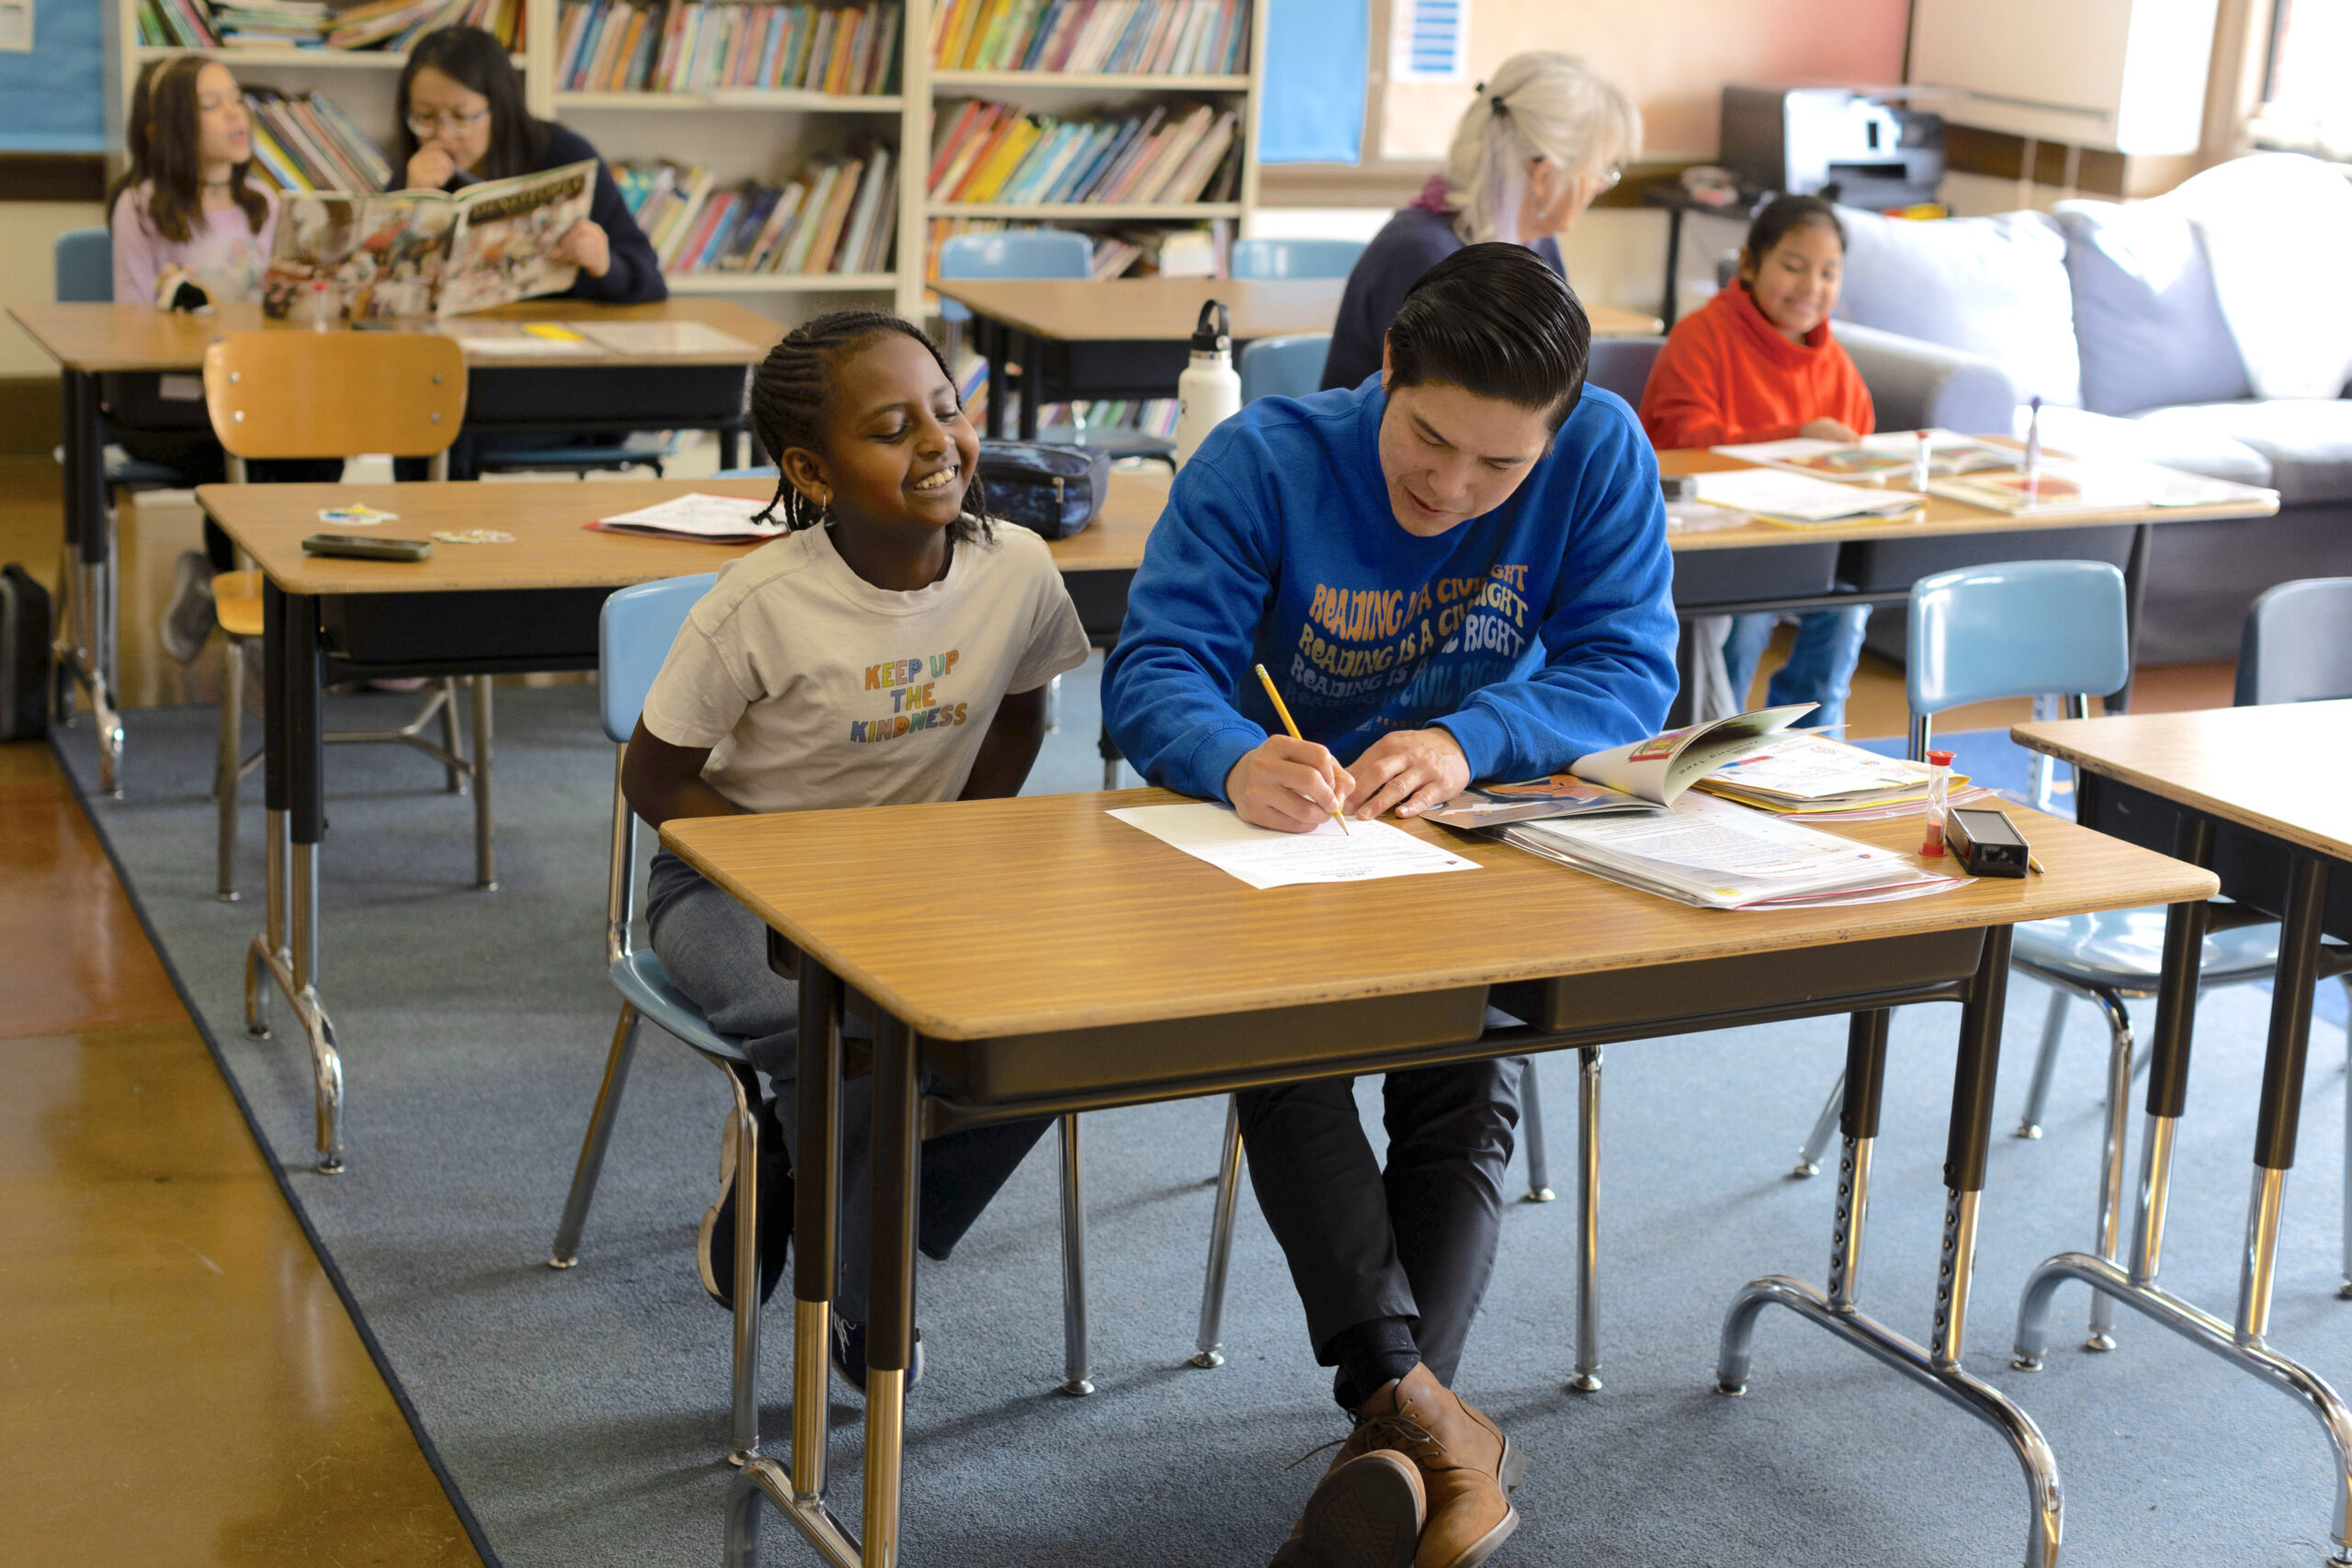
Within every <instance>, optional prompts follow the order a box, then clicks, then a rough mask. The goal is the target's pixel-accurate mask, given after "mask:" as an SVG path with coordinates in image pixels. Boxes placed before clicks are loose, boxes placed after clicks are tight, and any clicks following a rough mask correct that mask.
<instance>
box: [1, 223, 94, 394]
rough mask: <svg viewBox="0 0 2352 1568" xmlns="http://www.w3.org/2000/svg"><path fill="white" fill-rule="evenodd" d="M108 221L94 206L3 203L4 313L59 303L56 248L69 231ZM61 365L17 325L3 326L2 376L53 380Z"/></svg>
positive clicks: (2, 278) (12, 323)
mask: <svg viewBox="0 0 2352 1568" xmlns="http://www.w3.org/2000/svg"><path fill="white" fill-rule="evenodd" d="M105 221H106V209H104V208H102V207H99V206H98V205H97V204H96V203H95V202H79V201H8V202H0V311H5V310H6V308H7V307H8V306H10V305H46V304H48V303H49V302H50V301H51V300H52V299H56V298H57V285H56V273H55V271H54V265H53V262H52V260H51V246H52V245H53V244H54V243H55V242H56V239H57V236H58V235H60V234H62V233H63V232H64V231H66V230H68V229H94V228H96V227H97V226H99V225H100V224H103V223H104V222H105ZM56 373H57V362H56V361H55V360H52V359H51V358H50V356H49V355H46V354H43V353H42V352H41V351H40V348H38V347H37V346H35V345H34V343H33V340H32V339H30V338H28V337H27V336H26V335H25V334H24V331H23V329H21V328H19V327H18V326H17V323H16V322H14V321H9V322H8V323H7V324H6V326H0V376H53V375H55V374H56Z"/></svg>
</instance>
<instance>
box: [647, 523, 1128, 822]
mask: <svg viewBox="0 0 2352 1568" xmlns="http://www.w3.org/2000/svg"><path fill="white" fill-rule="evenodd" d="M995 535H996V536H995V538H994V540H993V541H991V542H989V543H987V544H982V543H978V542H977V541H972V540H966V541H963V542H960V543H958V544H957V545H956V547H955V556H954V558H952V559H951V560H950V562H949V564H948V568H947V575H946V576H944V577H943V578H942V579H940V580H939V581H937V582H934V583H932V584H931V585H930V586H929V587H927V588H919V589H917V590H915V591H914V592H911V593H899V592H890V591H888V590H886V589H880V588H876V587H875V586H874V585H873V584H872V583H870V582H867V581H865V579H863V578H861V577H859V576H858V575H857V574H856V573H855V572H854V571H852V570H850V569H849V565H848V563H847V562H845V561H843V560H842V558H841V555H840V553H839V552H837V551H836V550H835V549H834V548H833V541H832V536H831V533H830V531H828V530H827V529H825V528H821V527H820V528H804V529H802V530H801V531H799V532H798V533H795V534H787V535H786V536H783V537H781V538H778V539H773V540H770V541H769V542H768V543H767V544H765V545H763V546H761V547H759V548H758V549H756V550H754V551H752V553H751V554H750V555H748V556H745V557H744V558H742V559H741V560H738V561H733V562H730V563H729V565H728V566H727V567H725V568H724V569H723V570H720V572H719V574H718V584H717V585H716V586H715V587H713V588H712V589H711V591H710V592H708V593H707V594H705V595H704V596H703V598H702V600H701V602H700V603H699V604H695V607H694V609H693V610H692V611H691V612H690V613H689V614H688V615H687V616H686V624H685V625H684V626H683V627H681V628H680V629H679V632H678V640H677V641H676V642H674V643H673V644H672V645H671V647H670V657H669V659H668V660H666V661H665V662H664V663H663V664H662V672H661V674H659V675H657V676H656V677H654V681H653V687H652V690H651V691H650V692H649V693H647V694H646V698H645V728H647V729H648V730H650V731H651V732H652V733H653V734H655V735H657V736H659V737H661V738H662V739H664V740H666V741H668V742H669V743H670V744H672V745H673V746H684V747H690V748H700V747H705V746H707V747H709V748H711V753H710V761H708V762H707V763H706V764H704V767H703V771H702V776H703V778H704V780H705V781H706V782H707V783H708V784H710V786H711V787H712V788H713V789H716V790H717V791H718V793H719V794H721V795H725V796H726V797H727V798H728V799H729V800H731V801H733V802H734V803H735V804H736V805H738V806H740V807H742V808H743V809H744V810H746V811H809V810H816V809H820V808H822V807H850V806H895V805H904V804H907V803H909V802H913V801H927V800H953V799H955V798H956V796H957V795H961V794H962V793H963V790H964V784H965V781H966V780H967V779H968V778H969V777H970V776H971V773H972V762H973V760H974V759H975V758H976V757H977V756H978V754H979V749H980V739H981V737H982V736H984V735H986V734H987V733H988V728H989V721H990V720H991V719H993V718H994V717H995V716H996V710H997V705H998V704H999V703H1001V702H1002V701H1003V700H1004V697H1005V695H1006V694H1007V693H1012V692H1027V691H1034V690H1035V689H1036V688H1037V687H1039V686H1042V685H1044V684H1045V683H1046V682H1047V681H1049V680H1051V679H1052V678H1053V677H1054V676H1056V675H1057V674H1059V673H1061V672H1062V671H1065V670H1069V669H1072V668H1074V667H1075V666H1077V665H1080V664H1082V663H1084V662H1085V660H1086V652H1087V641H1086V632H1085V628H1084V627H1082V626H1080V624H1079V619H1078V610H1077V607H1076V606H1074V605H1073V604H1071V603H1070V600H1069V590H1068V589H1067V588H1065V587H1063V586H1062V580H1061V573H1060V572H1059V571H1057V570H1055V567H1054V560H1053V557H1052V555H1051V554H1050V553H1048V552H1047V550H1046V541H1045V540H1044V539H1042V538H1040V537H1039V536H1037V535H1035V534H1033V533H1031V532H1030V531H1029V530H1028V529H1026V528H1023V527H1021V526H1019V525H1014V524H1007V523H1000V524H998V525H996V528H995Z"/></svg>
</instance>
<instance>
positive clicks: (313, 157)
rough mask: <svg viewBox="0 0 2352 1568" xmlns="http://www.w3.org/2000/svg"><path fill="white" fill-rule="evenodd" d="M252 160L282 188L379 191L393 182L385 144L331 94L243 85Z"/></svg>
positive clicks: (267, 176) (271, 181)
mask: <svg viewBox="0 0 2352 1568" xmlns="http://www.w3.org/2000/svg"><path fill="white" fill-rule="evenodd" d="M245 108H246V110H247V112H248V114H249V115H250V117H251V119H252V122H253V139H254V166H255V167H257V168H258V169H260V171H261V173H262V175H263V176H264V177H265V178H266V179H267V180H268V181H269V183H270V184H272V185H274V186H277V188H278V189H280V190H283V191H311V190H348V191H379V190H382V189H383V188H384V187H385V186H389V185H390V184H391V180H392V166H391V164H390V163H389V162H387V161H386V160H385V157H384V153H383V150H382V149H381V148H379V147H378V146H377V145H376V143H375V142H374V141H370V140H369V139H368V134H367V133H366V132H365V131H363V130H360V129H359V128H358V127H357V126H356V125H354V124H353V123H352V122H351V118H350V117H349V116H348V115H345V113H344V112H343V111H342V110H341V109H339V108H337V107H335V106H334V100H332V99H329V98H322V97H321V96H319V95H318V94H316V93H290V94H289V93H280V92H277V91H276V90H275V89H273V88H269V87H248V88H247V89H245Z"/></svg>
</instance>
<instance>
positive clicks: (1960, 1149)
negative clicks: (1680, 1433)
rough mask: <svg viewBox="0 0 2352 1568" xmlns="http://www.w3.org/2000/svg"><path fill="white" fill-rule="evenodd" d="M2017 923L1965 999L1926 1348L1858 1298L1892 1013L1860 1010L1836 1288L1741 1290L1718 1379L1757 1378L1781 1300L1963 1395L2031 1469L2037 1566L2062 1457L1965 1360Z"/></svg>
mask: <svg viewBox="0 0 2352 1568" xmlns="http://www.w3.org/2000/svg"><path fill="white" fill-rule="evenodd" d="M2009 946H2010V932H2009V928H2007V926H1996V927H1995V928H1993V929H1991V930H1989V931H1986V932H1985V949H1984V953H1983V954H1982V955H1981V957H1980V958H1979V959H1978V962H1977V969H1976V976H1975V978H1974V979H1973V981H1972V982H1971V983H1970V987H1969V994H1968V999H1967V1001H1966V1003H1965V1004H1964V1005H1963V1006H1962V1010H1961V1025H1960V1054H1959V1061H1958V1063H1957V1066H1956V1067H1955V1069H1954V1072H1953V1077H1952V1100H1951V1133H1950V1136H1949V1141H1948V1143H1947V1145H1946V1147H1945V1158H1944V1187H1945V1191H1946V1197H1945V1205H1944V1235H1943V1259H1942V1263H1941V1266H1940V1268H1939V1270H1938V1274H1937V1280H1936V1303H1935V1317H1934V1323H1933V1327H1932V1330H1931V1332H1930V1334H1929V1337H1928V1346H1927V1347H1926V1348H1921V1347H1920V1346H1918V1345H1917V1344H1915V1343H1913V1342H1912V1341H1911V1340H1908V1339H1905V1338H1904V1337H1902V1336H1901V1335H1899V1334H1896V1333H1895V1332H1894V1330H1893V1329H1890V1328H1888V1327H1886V1326H1885V1325H1883V1324H1881V1323H1879V1322H1877V1321H1876V1320H1875V1319H1873V1318H1871V1317H1868V1316H1866V1315H1864V1314H1862V1313H1861V1312H1860V1310H1859V1309H1857V1308H1856V1307H1855V1305H1854V1291H1855V1286H1856V1284H1857V1282H1858V1280H1859V1278H1860V1276H1859V1268H1860V1240H1861V1232H1860V1220H1861V1217H1862V1212H1863V1209H1864V1207H1865V1205H1866V1203H1867V1200H1868V1198H1869V1181H1870V1159H1869V1153H1868V1148H1867V1146H1866V1145H1868V1143H1869V1142H1870V1138H1871V1136H1874V1135H1875V1133H1876V1128H1875V1125H1874V1120H1875V1118H1874V1114H1873V1111H1874V1106H1875V1102H1876V1100H1877V1097H1878V1084H1879V1080H1880V1077H1881V1075H1883V1071H1884V1063H1885V1049H1886V1044H1885V1042H1886V1021H1885V1015H1884V1013H1883V1011H1882V1012H1878V1013H1874V1014H1873V1013H1861V1014H1857V1015H1856V1016H1855V1019H1854V1021H1853V1024H1852V1027H1851V1030H1850V1032H1849V1035H1848V1039H1847V1062H1848V1073H1847V1088H1846V1100H1845V1105H1844V1108H1843V1111H1842V1114H1841V1118H1840V1120H1841V1122H1842V1123H1843V1125H1844V1127H1845V1129H1846V1157H1845V1160H1844V1163H1843V1164H1842V1165H1841V1167H1840V1170H1839V1180H1838V1213H1837V1224H1836V1228H1835V1230H1834V1232H1833V1240H1832V1248H1833V1250H1832V1253H1831V1271H1830V1290H1829V1291H1827V1292H1823V1291H1820V1290H1816V1289H1815V1287H1813V1286H1811V1285H1808V1284H1805V1283H1804V1282H1803V1281H1802V1280H1792V1279H1788V1278H1786V1277H1783V1276H1780V1275H1774V1276H1770V1277H1769V1278H1766V1279H1762V1280H1754V1281H1752V1282H1751V1283H1749V1284H1748V1285H1747V1286H1746V1287H1745V1288H1743V1289H1742V1290H1741V1291H1740V1292H1739V1294H1738V1295H1737V1296H1736V1297H1735V1298H1734V1300H1733V1302H1732V1305H1731V1310H1730V1311H1729V1312H1728V1313H1726V1314H1724V1332H1723V1347H1722V1351H1721V1355H1720V1359H1718V1361H1717V1363H1716V1373H1715V1386H1716V1387H1717V1388H1718V1389H1719V1390H1721V1391H1722V1392H1723V1393H1735V1394H1736V1393H1744V1392H1746V1390H1747V1374H1748V1366H1749V1360H1750V1357H1749V1348H1750V1341H1751V1339H1752V1338H1753V1337H1754V1334H1755V1328H1756V1319H1757V1317H1758V1314H1761V1313H1762V1311H1763V1310H1764V1308H1766V1307H1768V1306H1771V1305H1775V1304H1778V1305H1781V1306H1784V1307H1787V1308H1788V1309H1789V1310H1791V1311H1792V1312H1794V1313H1795V1314H1797V1315H1798V1316H1800V1317H1802V1318H1804V1320H1805V1321H1806V1322H1808V1323H1813V1324H1817V1325H1820V1326H1821V1327H1823V1328H1826V1329H1827V1330H1828V1331H1829V1332H1830V1333H1832V1334H1835V1335H1837V1336H1838V1337H1839V1338H1841V1339H1844V1340H1846V1341H1847V1342H1849V1344H1852V1345H1856V1346H1859V1347H1860V1348H1861V1349H1863V1350H1864V1351H1866V1352H1868V1353H1869V1354H1870V1355H1871V1356H1872V1357H1874V1358H1876V1359H1879V1360H1881V1361H1883V1362H1884V1363H1885V1364H1886V1365H1888V1366H1890V1367H1893V1368H1894V1370H1895V1371H1899V1372H1901V1373H1903V1374H1904V1375H1905V1376H1906V1377H1909V1378H1911V1379H1913V1380H1914V1381H1916V1382H1921V1383H1924V1384H1926V1385H1927V1386H1928V1388H1931V1389H1933V1390H1934V1391H1935V1392H1936V1393H1940V1394H1942V1395H1943V1396H1944V1397H1945V1398H1946V1399H1949V1400H1951V1402H1952V1403H1953V1404H1957V1405H1959V1406H1960V1407H1961V1408H1962V1409H1963V1410H1965V1411H1967V1412H1968V1413H1969V1414H1970V1415H1972V1416H1975V1417H1976V1418H1977V1419H1978V1420H1980V1421H1983V1422H1984V1423H1985V1424H1986V1425H1987V1426H1989V1427H1993V1428H1994V1429H1995V1430H1996V1431H1998V1432H1999V1433H2000V1434H2001V1435H2002V1436H2003V1437H2004V1438H2007V1439H2008V1442H2009V1447H2010V1449H2011V1450H2013V1451H2014V1452H2015V1453H2016V1454H2017V1457H2018V1465H2019V1467H2020V1468H2021V1469H2022V1470H2023V1471H2024V1472H2025V1483H2026V1493H2027V1499H2028V1506H2029V1509H2030V1518H2029V1520H2028V1523H2027V1527H2026V1546H2025V1561H2026V1563H2027V1568H2053V1565H2054V1564H2055V1563H2056V1562H2057V1561H2058V1547H2059V1540H2060V1537H2061V1534H2062V1532H2063V1529H2064V1520H2065V1508H2064V1500H2063V1494H2062V1493H2061V1491H2060V1489H2059V1483H2058V1461H2057V1459H2056V1457H2055V1456H2054V1455H2052V1453H2051V1451H2050V1445H2049V1443H2048V1442H2047V1441H2045V1440H2044V1439H2043V1438H2042V1436H2041V1428H2040V1427H2037V1426H2035V1425H2034V1422H2033V1418H2032V1417H2031V1416H2028V1415H2027V1414H2026V1413H2025V1412H2024V1411H2023V1410H2021V1409H2019V1408H2018V1406H2017V1405H2016V1404H2013V1403H2011V1402H2010V1400H2009V1399H2008V1398H2007V1395H2005V1394H2003V1393H2001V1392H2000V1391H1999V1390H1998V1389H1996V1388H1994V1387H1993V1386H1992V1385H1990V1384H1989V1383H1986V1382H1983V1381H1981V1380H1979V1379H1977V1378H1974V1377H1972V1376H1970V1375H1969V1374H1968V1373H1967V1372H1966V1371H1962V1368H1961V1364H1960V1358H1961V1339H1962V1328H1963V1326H1964V1325H1965V1323H1966V1320H1967V1315H1968V1286H1969V1280H1970V1274H1971V1271H1972V1270H1973V1268H1974V1266H1975V1260H1976V1256H1975V1255H1976V1207H1977V1197H1978V1194H1979V1193H1980V1192H1981V1191H1982V1190H1984V1186H1985V1150H1986V1146H1987V1145H1989V1144H1990V1142H1991V1140H1992V1132H1993V1089H1994V1083H1995V1078H1996V1072H1997V1068H1998V1066H1999V1057H2000V1043H2001V1009H2002V1004H2003V1002H2004V1000H2005V999H2006V998H2007V990H2008V972H2009Z"/></svg>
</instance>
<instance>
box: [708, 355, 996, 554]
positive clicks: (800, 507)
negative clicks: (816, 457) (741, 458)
mask: <svg viewBox="0 0 2352 1568" xmlns="http://www.w3.org/2000/svg"><path fill="white" fill-rule="evenodd" d="M880 333H905V334H906V335H907V336H909V337H910V338H912V339H914V340H915V342H917V343H919V344H922V345H923V347H924V348H926V349H928V350H930V351H931V357H932V359H933V361H934V362H936V363H937V365H938V366H939V373H940V374H941V375H943V376H945V377H946V378H947V382H948V385H949V386H950V387H954V386H955V383H956V377H955V375H954V373H953V372H952V371H950V370H949V369H948V368H947V356H946V355H944V354H942V353H940V352H939V345H938V344H935V343H933V342H932V341H931V338H930V336H929V335H928V334H927V333H924V332H923V330H922V328H921V327H918V326H916V325H915V324H914V323H913V322H912V321H906V320H904V319H902V318H900V317H898V316H893V315H890V314H888V313H887V312H885V311H881V310H834V311H831V312H830V313H828V314H826V315H822V316H819V317H818V318H817V319H816V320H814V321H809V322H808V323H806V324H805V325H802V326H798V327H795V328H794V329H793V330H792V331H791V332H789V333H786V334H785V338H784V341H783V342H781V343H779V344H776V345H775V347H774V348H772V349H770V350H768V356H767V357H766V358H765V359H763V360H762V361H761V362H760V367H759V368H758V369H757V370H755V371H753V372H752V400H751V413H752V436H753V438H754V439H756V440H757V441H758V442H759V444H760V448H761V450H762V451H763V452H765V453H766V454H767V455H768V459H769V461H771V462H773V463H775V465H776V468H777V470H778V471H777V474H776V487H775V499H774V500H772V501H770V502H768V504H767V509H766V510H765V511H763V512H762V513H760V514H759V517H758V518H756V519H754V521H759V522H775V521H777V520H779V519H780V520H781V521H782V522H783V524H784V525H785V526H786V528H788V529H791V530H792V531H793V532H795V533H797V532H799V531H800V530H801V529H803V528H813V527H816V526H818V525H820V524H821V523H823V522H824V521H825V513H826V508H825V507H823V506H820V505H819V504H818V503H817V502H813V501H811V500H809V497H807V496H805V495H803V494H801V493H800V491H798V490H797V489H796V488H795V487H794V485H793V483H792V480H791V479H787V478H786V477H785V475H784V473H783V471H782V470H783V467H784V454H785V452H786V449H788V448H790V447H794V446H799V447H803V448H806V449H807V450H809V451H811V452H822V451H823V450H824V449H825V409H826V404H827V403H828V401H829V400H831V393H832V385H833V377H834V375H835V373H836V372H838V371H839V370H840V369H841V367H842V365H844V364H845V363H847V362H848V360H849V359H850V357H851V356H852V355H854V354H855V353H856V352H857V351H858V350H859V349H860V348H862V347H864V346H865V344H866V343H867V342H869V341H870V340H872V339H873V338H875V337H876V336H877V335H879V334H880ZM963 407H964V397H963V393H962V392H961V391H958V392H957V393H956V409H957V410H958V411H959V412H960V411H961V410H962V409H963ZM947 533H948V536H949V537H950V538H952V539H955V540H956V541H958V542H959V543H960V542H962V541H965V540H969V539H987V538H989V536H990V533H989V518H988V502H987V498H986V497H985V496H984V495H983V494H982V492H981V490H980V476H979V475H978V473H975V474H973V476H972V479H971V482H970V483H969V484H968V485H967V487H966V488H965V491H964V506H963V512H962V514H961V515H959V516H958V517H957V518H956V521H955V522H954V523H953V524H951V525H949V526H948V530H947Z"/></svg>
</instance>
